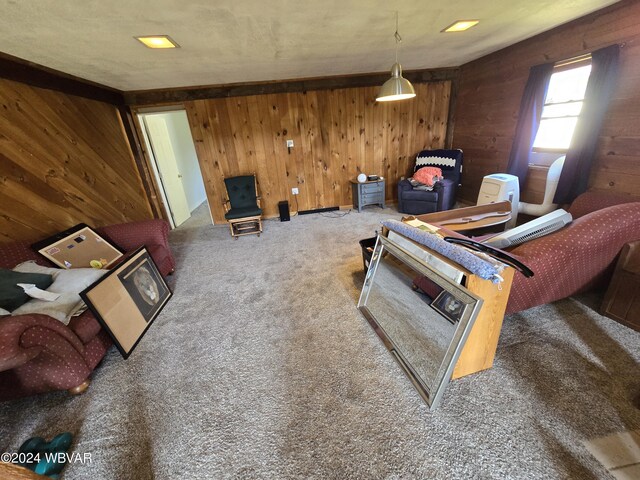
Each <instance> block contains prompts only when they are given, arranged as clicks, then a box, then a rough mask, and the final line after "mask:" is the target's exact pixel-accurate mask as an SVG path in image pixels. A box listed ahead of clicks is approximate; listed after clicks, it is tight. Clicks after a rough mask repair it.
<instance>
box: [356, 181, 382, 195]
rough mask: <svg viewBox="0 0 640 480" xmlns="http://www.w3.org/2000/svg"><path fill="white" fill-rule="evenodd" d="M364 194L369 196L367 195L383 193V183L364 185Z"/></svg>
mask: <svg viewBox="0 0 640 480" xmlns="http://www.w3.org/2000/svg"><path fill="white" fill-rule="evenodd" d="M361 188H362V193H363V195H364V194H367V193H376V192H381V191H383V190H384V184H383V183H382V182H378V183H366V184H364V185H362V187H361Z"/></svg>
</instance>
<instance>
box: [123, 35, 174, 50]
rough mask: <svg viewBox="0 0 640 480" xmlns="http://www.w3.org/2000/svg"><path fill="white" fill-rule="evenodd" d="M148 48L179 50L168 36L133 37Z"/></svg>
mask: <svg viewBox="0 0 640 480" xmlns="http://www.w3.org/2000/svg"><path fill="white" fill-rule="evenodd" d="M133 38H135V39H136V40H138V41H139V42H140V43H142V44H143V45H144V46H145V47H149V48H180V45H178V44H177V43H176V42H175V41H173V40H172V39H171V37H169V35H146V36H141V37H133Z"/></svg>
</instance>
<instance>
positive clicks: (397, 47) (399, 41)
mask: <svg viewBox="0 0 640 480" xmlns="http://www.w3.org/2000/svg"><path fill="white" fill-rule="evenodd" d="M393 36H394V37H395V39H396V63H398V49H399V48H400V43H402V37H401V36H400V34H399V33H398V11H397V10H396V33H395V34H394V35H393Z"/></svg>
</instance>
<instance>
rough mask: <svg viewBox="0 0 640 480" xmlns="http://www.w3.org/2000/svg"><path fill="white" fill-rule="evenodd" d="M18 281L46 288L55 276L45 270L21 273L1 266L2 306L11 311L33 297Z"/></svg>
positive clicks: (0, 291) (0, 292)
mask: <svg viewBox="0 0 640 480" xmlns="http://www.w3.org/2000/svg"><path fill="white" fill-rule="evenodd" d="M16 283H35V285H36V287H38V288H41V289H43V290H46V288H47V287H48V286H49V285H51V284H52V283H53V278H52V276H51V275H50V274H43V272H29V273H19V272H15V271H11V270H7V269H5V268H0V308H2V309H4V310H8V311H10V312H11V311H13V310H15V309H16V308H18V307H19V306H20V305H23V304H25V303H27V302H28V301H29V300H30V299H31V297H30V296H29V295H27V294H26V293H25V292H24V290H23V289H22V288H21V287H19V286H17V285H16Z"/></svg>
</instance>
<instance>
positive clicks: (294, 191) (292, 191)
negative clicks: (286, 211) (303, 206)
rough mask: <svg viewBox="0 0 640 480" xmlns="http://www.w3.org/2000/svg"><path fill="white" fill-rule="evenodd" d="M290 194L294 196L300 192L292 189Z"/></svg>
mask: <svg viewBox="0 0 640 480" xmlns="http://www.w3.org/2000/svg"><path fill="white" fill-rule="evenodd" d="M291 193H293V194H294V195H298V193H300V192H299V191H298V189H297V188H292V189H291Z"/></svg>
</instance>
